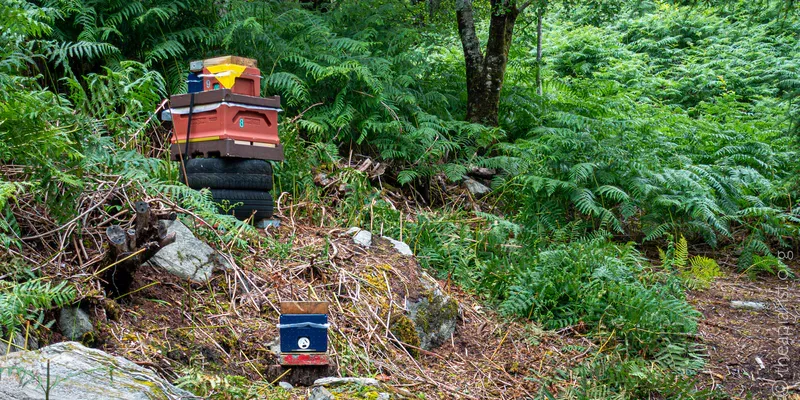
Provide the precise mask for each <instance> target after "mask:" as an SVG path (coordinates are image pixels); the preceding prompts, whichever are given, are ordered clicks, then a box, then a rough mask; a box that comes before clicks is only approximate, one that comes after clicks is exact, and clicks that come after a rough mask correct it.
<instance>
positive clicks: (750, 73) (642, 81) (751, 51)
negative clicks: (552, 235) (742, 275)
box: [481, 6, 800, 270]
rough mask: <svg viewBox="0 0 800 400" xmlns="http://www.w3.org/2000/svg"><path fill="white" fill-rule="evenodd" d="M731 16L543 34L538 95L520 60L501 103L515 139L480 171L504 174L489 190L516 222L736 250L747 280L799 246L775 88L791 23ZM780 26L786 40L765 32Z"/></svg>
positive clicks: (785, 62)
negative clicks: (545, 58)
mask: <svg viewBox="0 0 800 400" xmlns="http://www.w3.org/2000/svg"><path fill="white" fill-rule="evenodd" d="M739 17H741V15H739V14H734V15H726V14H725V12H723V11H720V13H719V14H715V13H709V12H708V11H707V10H705V11H700V10H693V9H690V8H682V7H671V6H664V7H662V9H661V10H659V12H655V13H647V14H645V15H644V16H635V15H634V16H631V17H630V18H623V19H621V20H620V22H618V23H617V24H614V25H608V26H605V27H602V28H598V27H576V26H568V27H567V28H566V30H565V31H564V32H563V34H559V33H558V32H557V33H555V34H553V35H552V36H551V38H553V39H552V42H551V43H550V46H551V47H550V48H551V49H553V50H552V52H551V54H552V60H553V61H552V64H553V68H552V69H548V70H546V71H545V72H546V73H548V74H549V75H550V79H549V80H548V84H547V85H545V90H544V93H545V95H544V96H543V97H538V96H536V94H535V92H534V89H535V88H534V87H532V86H531V85H530V82H531V80H530V76H531V75H532V74H533V72H534V71H533V70H532V67H529V65H533V64H534V63H533V61H532V60H531V56H530V55H528V54H526V53H524V49H523V50H520V54H518V56H519V58H520V59H519V61H518V63H519V64H518V65H517V64H515V65H517V68H515V69H514V70H513V71H512V73H511V75H510V78H511V79H512V82H513V83H514V86H513V90H509V91H508V95H507V97H506V101H508V102H509V103H507V105H506V106H505V107H506V108H507V110H508V114H507V115H508V117H507V121H506V127H507V130H508V136H509V137H512V138H515V141H514V142H511V143H502V144H500V145H498V146H497V147H496V149H497V153H498V156H496V157H492V158H488V159H484V160H482V161H481V162H482V163H483V165H485V166H492V167H498V168H501V169H503V170H505V171H506V173H507V174H506V176H505V177H501V178H500V179H498V182H497V185H498V188H500V189H501V191H502V196H503V198H504V199H505V200H506V203H507V204H508V205H509V206H510V208H512V209H514V210H519V212H518V213H517V215H516V218H517V220H518V221H519V222H521V223H522V224H523V225H524V226H526V227H530V228H531V229H533V230H535V231H537V232H548V231H550V232H552V231H554V230H556V229H558V228H559V227H561V226H564V225H565V224H566V223H569V222H570V221H575V220H580V221H583V222H584V223H586V224H588V225H589V226H591V227H593V228H595V229H597V228H602V229H606V230H609V231H611V232H615V233H616V234H620V235H625V236H627V237H629V238H631V239H634V240H636V241H643V242H648V241H652V240H656V239H662V238H665V237H667V236H668V235H672V236H673V237H678V236H679V235H680V234H682V233H683V234H686V235H687V237H688V238H689V239H690V240H694V241H696V240H703V241H705V242H707V243H708V244H710V245H711V246H718V245H719V244H720V243H735V244H736V245H737V255H738V256H739V265H740V267H741V268H742V269H743V270H744V269H747V268H748V267H749V266H751V265H752V264H753V262H754V260H755V257H767V256H769V255H770V254H772V253H773V252H774V251H775V250H777V249H779V248H788V247H791V246H793V245H795V244H796V242H794V240H795V239H794V238H796V237H797V236H798V226H800V224H799V222H800V218H798V202H797V196H798V193H799V192H798V187H797V185H796V179H795V177H796V172H797V162H796V161H795V158H796V154H797V153H796V146H795V145H794V142H793V138H792V136H791V132H792V129H793V127H794V122H793V121H792V119H791V112H790V109H791V107H792V106H791V105H790V103H791V102H790V101H788V97H787V95H788V94H787V91H786V90H785V89H781V88H782V87H787V86H792V85H793V84H792V82H791V81H789V82H787V81H786V79H785V77H787V76H793V75H792V74H794V73H796V71H797V65H796V59H797V55H798V54H800V53H798V51H800V49H798V48H797V47H796V46H794V44H795V42H794V41H792V40H791V39H789V37H790V36H791V35H792V33H791V32H794V31H795V29H796V27H797V26H798V25H797V22H796V21H794V20H789V21H786V20H784V21H774V22H770V23H763V24H753V23H752V21H744V20H742V21H739V20H737V18H739ZM779 24H790V25H789V26H788V27H786V28H783V29H784V32H785V33H784V35H785V36H784V35H774V32H773V33H772V34H770V33H769V32H772V31H773V30H777V29H778V25H779ZM526 61H527V62H528V63H527V64H526ZM526 65H528V66H526ZM532 125H533V127H532ZM742 235H744V238H745V239H744V240H740V239H739V238H740V237H741V236H742Z"/></svg>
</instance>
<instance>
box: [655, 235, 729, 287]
mask: <svg viewBox="0 0 800 400" xmlns="http://www.w3.org/2000/svg"><path fill="white" fill-rule="evenodd" d="M658 253H659V256H660V258H661V267H662V268H664V269H665V270H667V271H674V272H676V273H677V274H678V276H680V277H681V279H682V280H683V282H684V284H685V285H686V286H687V287H688V288H690V289H708V287H709V286H710V285H711V282H713V281H714V279H715V278H717V277H720V276H723V273H722V271H721V270H720V269H719V265H718V264H717V262H716V261H714V260H713V259H711V258H708V257H703V256H692V257H691V258H689V244H688V242H687V241H686V238H685V237H683V235H681V236H680V239H678V241H677V242H674V241H672V240H669V241H668V242H667V250H666V251H664V250H661V249H658Z"/></svg>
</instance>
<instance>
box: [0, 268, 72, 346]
mask: <svg viewBox="0 0 800 400" xmlns="http://www.w3.org/2000/svg"><path fill="white" fill-rule="evenodd" d="M76 294H77V292H76V291H75V289H74V288H73V287H72V286H71V285H69V283H68V282H66V281H64V282H61V283H59V284H57V285H53V284H52V283H50V282H48V281H45V280H42V279H35V280H29V281H25V282H21V283H19V282H8V281H0V326H2V327H3V330H4V334H5V337H12V338H13V337H14V335H15V334H17V333H18V332H19V328H20V326H22V325H23V324H24V323H25V322H26V321H28V322H32V323H33V325H32V327H33V328H34V329H38V328H39V327H40V326H48V325H49V324H45V323H44V317H45V314H44V312H45V311H47V310H49V309H51V308H58V307H63V306H66V305H67V304H69V303H70V302H71V301H72V300H73V299H74V298H75V296H76Z"/></svg>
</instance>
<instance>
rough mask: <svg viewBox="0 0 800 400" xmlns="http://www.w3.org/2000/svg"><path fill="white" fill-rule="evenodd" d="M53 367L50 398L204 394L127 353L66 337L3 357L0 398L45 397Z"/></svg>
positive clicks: (161, 398)
mask: <svg viewBox="0 0 800 400" xmlns="http://www.w3.org/2000/svg"><path fill="white" fill-rule="evenodd" d="M48 367H49V376H50V380H49V398H51V399H69V400H96V399H120V400H173V399H175V400H177V399H200V397H196V396H194V395H193V394H192V393H189V392H187V391H185V390H183V389H179V388H177V387H175V386H173V385H172V384H170V383H169V382H167V381H166V380H164V379H163V378H161V377H159V376H158V375H156V373H155V372H153V371H151V370H149V369H146V368H143V367H140V366H138V365H136V364H134V363H133V362H131V361H129V360H126V359H124V358H122V357H115V356H112V355H110V354H108V353H106V352H103V351H100V350H96V349H90V348H87V347H84V346H83V345H81V344H80V343H77V342H61V343H56V344H53V345H50V346H47V347H44V348H42V349H40V350H38V351H20V352H16V353H11V354H8V355H5V356H3V357H0V368H2V369H3V374H2V375H0V400H11V399H44V398H46V395H45V389H46V387H47V385H48V380H47V376H48Z"/></svg>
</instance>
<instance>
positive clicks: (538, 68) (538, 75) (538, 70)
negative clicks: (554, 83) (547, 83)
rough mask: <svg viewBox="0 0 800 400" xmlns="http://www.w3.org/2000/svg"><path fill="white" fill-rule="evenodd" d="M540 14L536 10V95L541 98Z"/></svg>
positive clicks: (541, 12)
mask: <svg viewBox="0 0 800 400" xmlns="http://www.w3.org/2000/svg"><path fill="white" fill-rule="evenodd" d="M542 14H544V10H542V7H539V9H538V10H536V93H537V94H538V95H539V96H541V95H542V93H543V91H542Z"/></svg>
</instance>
